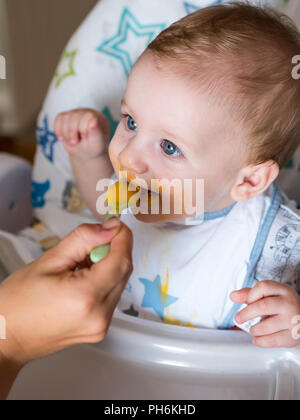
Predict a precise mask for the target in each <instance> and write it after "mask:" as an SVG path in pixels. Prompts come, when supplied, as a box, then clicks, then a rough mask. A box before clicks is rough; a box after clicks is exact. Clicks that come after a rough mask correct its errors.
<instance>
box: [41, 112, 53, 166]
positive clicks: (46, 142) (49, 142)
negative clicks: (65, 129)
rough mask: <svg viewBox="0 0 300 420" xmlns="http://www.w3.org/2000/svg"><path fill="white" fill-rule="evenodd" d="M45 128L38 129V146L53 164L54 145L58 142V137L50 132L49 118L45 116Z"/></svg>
mask: <svg viewBox="0 0 300 420" xmlns="http://www.w3.org/2000/svg"><path fill="white" fill-rule="evenodd" d="M43 122H44V127H38V128H37V136H38V144H39V146H41V147H42V151H43V154H44V156H45V157H46V158H47V159H48V160H49V161H50V162H51V163H53V154H54V145H55V143H56V142H57V138H56V135H55V134H54V133H53V132H52V131H50V130H49V123H48V117H47V116H45V118H44V120H43Z"/></svg>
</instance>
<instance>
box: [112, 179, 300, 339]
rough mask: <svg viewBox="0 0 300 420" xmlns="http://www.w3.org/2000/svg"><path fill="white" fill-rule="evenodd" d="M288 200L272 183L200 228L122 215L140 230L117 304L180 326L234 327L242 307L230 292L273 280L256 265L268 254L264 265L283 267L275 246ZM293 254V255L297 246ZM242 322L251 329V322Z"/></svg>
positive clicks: (210, 217)
mask: <svg viewBox="0 0 300 420" xmlns="http://www.w3.org/2000/svg"><path fill="white" fill-rule="evenodd" d="M282 201H283V196H282V194H281V192H280V190H279V188H278V186H277V184H273V185H272V186H271V187H270V188H269V190H268V191H267V192H266V193H264V194H262V195H260V196H258V197H256V198H254V199H251V200H249V201H247V202H244V203H236V204H235V205H234V206H232V207H230V208H227V209H224V210H222V211H218V212H215V213H208V214H206V215H205V218H204V222H202V223H200V224H199V225H196V226H185V225H180V224H174V223H166V224H146V223H141V222H139V221H138V220H137V219H136V218H135V217H134V216H133V215H132V214H131V213H130V211H127V213H126V214H123V215H122V220H123V222H124V223H126V224H127V225H128V226H129V228H130V229H131V230H132V231H133V235H134V249H133V264H134V271H133V274H132V276H131V278H130V280H129V283H128V285H127V288H126V290H125V291H124V293H123V296H122V299H121V302H120V304H119V308H118V310H120V311H122V312H123V313H125V314H128V315H133V316H137V317H141V318H144V319H150V320H154V321H160V322H165V323H169V324H176V325H181V326H189V327H203V328H223V329H228V328H231V327H233V326H234V325H235V322H234V316H235V314H236V313H237V312H238V311H239V310H240V309H241V307H240V306H239V305H235V304H233V302H232V301H231V300H230V298H229V296H230V293H231V292H232V291H234V290H239V289H242V288H244V287H253V286H254V285H255V284H256V282H257V281H259V280H263V279H265V280H267V279H268V278H263V277H261V278H259V276H262V275H263V274H262V270H261V269H260V271H257V268H258V267H260V268H262V266H261V265H262V261H263V259H264V260H265V261H264V263H265V264H264V268H263V270H264V271H265V272H266V271H267V272H270V270H272V268H273V269H274V268H275V266H276V265H278V257H277V263H276V261H275V260H274V258H273V251H274V252H275V251H276V255H278V253H280V252H281V254H283V251H282V243H281V244H280V245H279V244H278V247H277V248H276V235H277V233H276V232H277V231H279V230H280V229H283V226H284V223H286V222H287V221H288V220H289V219H284V218H283V215H282V214H281V213H280V212H283V211H284V212H286V213H288V210H285V209H284V204H283V202H282ZM289 217H294V218H295V223H296V225H297V226H298V231H297V230H296V229H293V234H295V231H297V237H298V238H299V240H300V218H299V215H296V214H294V213H292V212H290V213H289ZM274 229H275V230H274ZM276 229H277V231H276ZM285 236H287V235H285ZM280 238H282V235H281V236H280ZM273 242H274V245H275V248H276V249H275V248H274V249H273V251H272V250H270V249H271V248H272V243H273ZM281 242H282V241H281ZM299 243H300V242H299ZM269 248H270V249H269ZM291 254H293V256H294V258H295V255H296V252H293V253H291ZM298 261H299V262H300V257H299V253H298V257H297V263H298ZM297 263H296V264H297ZM293 264H295V262H294V263H293ZM299 267H300V265H299ZM266 275H267V274H266ZM269 279H272V278H269ZM278 280H279V279H278ZM255 322H258V320H255ZM241 327H242V328H243V329H245V330H246V331H249V328H250V327H251V323H250V324H249V323H248V324H247V325H243V326H241Z"/></svg>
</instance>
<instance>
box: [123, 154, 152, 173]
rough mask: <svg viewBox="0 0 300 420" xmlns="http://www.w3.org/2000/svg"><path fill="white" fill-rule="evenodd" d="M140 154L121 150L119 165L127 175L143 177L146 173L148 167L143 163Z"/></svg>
mask: <svg viewBox="0 0 300 420" xmlns="http://www.w3.org/2000/svg"><path fill="white" fill-rule="evenodd" d="M139 155H140V153H135V152H134V151H132V150H126V149H125V150H123V152H122V153H121V155H120V163H121V166H122V169H123V170H124V171H127V172H129V173H134V174H136V175H143V174H145V173H147V172H148V169H149V168H148V165H147V164H146V162H144V161H143V159H142V157H141V156H139Z"/></svg>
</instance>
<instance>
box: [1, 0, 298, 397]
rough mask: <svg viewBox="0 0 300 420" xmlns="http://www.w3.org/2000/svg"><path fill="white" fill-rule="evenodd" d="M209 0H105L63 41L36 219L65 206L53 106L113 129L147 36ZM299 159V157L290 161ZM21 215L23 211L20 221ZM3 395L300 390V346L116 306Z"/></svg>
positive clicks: (38, 171) (64, 171)
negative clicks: (94, 337) (106, 321)
mask: <svg viewBox="0 0 300 420" xmlns="http://www.w3.org/2000/svg"><path fill="white" fill-rule="evenodd" d="M212 3H218V1H213V0H193V1H192V0H191V1H190V2H188V1H184V0H152V1H151V2H145V1H144V0H102V1H101V2H99V4H98V5H97V6H96V7H95V9H94V10H93V11H92V13H91V14H90V15H89V17H88V18H87V19H86V21H85V22H84V23H83V25H82V26H81V27H80V29H79V30H78V31H77V32H76V33H75V35H74V37H73V38H72V39H71V41H70V43H69V45H68V46H67V49H66V52H65V53H64V55H63V58H62V62H61V63H60V65H59V67H58V71H57V73H56V75H55V78H54V80H53V82H52V84H51V87H50V90H49V94H48V97H47V100H46V102H45V105H44V108H43V110H42V112H41V115H40V118H39V124H38V125H39V128H38V138H39V145H40V147H39V151H38V153H37V156H36V163H35V167H34V172H33V179H34V182H36V183H41V184H42V183H45V181H47V180H50V181H52V180H53V183H55V182H56V180H57V179H60V180H61V182H58V183H57V184H58V185H57V187H55V188H54V189H53V191H49V192H48V193H47V194H46V195H45V205H44V206H42V207H41V206H38V207H36V208H35V215H36V216H38V217H39V218H40V220H41V221H43V222H45V223H47V224H48V225H49V226H50V227H52V225H51V223H55V220H56V218H58V217H59V215H60V214H61V212H62V211H65V209H64V208H63V207H62V205H61V202H62V200H61V197H62V195H63V192H64V183H66V182H69V181H70V180H72V179H73V177H72V173H71V168H70V165H69V162H68V158H67V156H66V155H65V152H64V149H63V148H62V146H61V145H60V144H58V143H57V142H56V139H55V137H54V135H53V123H54V119H55V116H56V114H57V113H59V112H61V111H65V110H67V109H71V108H77V107H93V108H97V109H99V110H101V111H104V112H105V113H106V115H107V116H108V117H109V118H110V121H111V126H112V131H113V128H114V127H115V125H116V122H117V120H118V115H119V103H120V100H121V97H122V93H123V92H124V89H125V86H126V80H127V76H128V74H129V72H130V69H131V67H132V65H133V63H134V61H135V60H136V58H137V57H138V55H139V54H140V53H141V52H142V51H143V50H144V48H145V47H146V45H147V43H148V42H149V41H150V40H151V39H152V38H153V37H154V36H156V35H157V34H158V32H159V31H161V30H162V29H163V28H164V27H166V26H167V25H169V24H170V23H172V22H173V21H175V20H177V19H179V18H181V17H182V16H184V15H185V14H186V13H189V12H192V11H194V10H196V8H197V7H201V6H207V5H209V4H212ZM5 159H6V160H9V158H8V157H7V156H6V157H5ZM297 162H299V158H297V157H296V158H295V159H294V162H293V165H294V167H295V166H297ZM12 166H14V167H15V171H16V172H15V174H11V175H9V178H12V179H16V180H17V179H18V184H19V185H16V184H14V190H15V195H16V196H18V191H22V189H24V187H26V188H28V185H25V186H24V182H23V181H22V179H21V178H22V177H18V176H17V174H18V173H20V172H21V170H22V169H21V168H22V163H21V162H20V161H18V162H14V163H13V162H12ZM0 167H1V164H0ZM23 169H24V170H25V167H24V166H23ZM0 172H1V171H0ZM25 172H26V170H25ZM28 173H29V172H28V168H27V174H28ZM283 175H284V176H285V178H286V180H288V183H287V185H290V179H291V178H293V179H294V178H295V173H294V172H292V171H290V172H286V173H285V174H283ZM7 176H8V175H6V177H7ZM2 178H3V179H4V178H5V175H3V176H2ZM5 182H6V181H5ZM0 190H1V175H0ZM1 194H2V195H1V197H3V193H2V192H1ZM10 200H11V199H9V200H8V203H9V202H10ZM1 202H2V199H1ZM299 202H300V201H299ZM39 204H40V203H39ZM25 207H26V209H27V210H26V212H25V211H24V214H27V215H28V212H29V213H30V214H31V212H30V210H31V207H30V204H28V203H27V204H26V206H25ZM49 212H51V215H52V216H51V220H49V218H48V219H47V214H49ZM13 216H14V214H10V215H9V219H7V220H9V223H10V225H8V224H6V223H8V221H7V222H6V221H5V220H3V219H0V221H1V223H2V226H0V228H3V226H5V227H6V228H7V226H9V227H11V228H13V227H14V226H15V225H14V223H15V222H16V221H19V220H20V218H19V215H17V214H15V218H14V217H13ZM28 221H29V220H28V219H27V217H25V218H24V220H23V226H20V225H18V227H19V228H21V227H25V226H26V225H27V223H28ZM66 233H67V232H66ZM10 399H12V400H14V399H73V400H74V399H143V400H150V399H174V400H181V399H300V352H299V351H297V350H287V349H275V350H274V349H273V350H262V349H258V348H255V347H253V346H252V344H251V337H249V336H248V335H247V334H245V333H243V332H233V331H209V330H200V329H199V330H198V329H195V330H192V329H188V328H184V327H177V326H170V325H164V324H158V323H154V322H151V321H145V320H142V319H136V318H134V317H130V316H128V315H124V314H120V313H116V314H115V316H114V319H113V322H112V326H111V329H110V331H109V334H108V336H107V338H106V339H105V340H104V342H102V343H100V344H98V345H83V346H78V347H75V348H73V349H70V350H67V351H64V352H61V353H59V354H56V355H54V356H51V357H48V358H45V359H43V360H40V361H36V362H34V363H32V364H31V365H29V366H27V367H26V368H25V369H24V371H23V372H22V373H21V375H20V376H19V378H18V380H17V382H16V384H15V386H14V388H13V390H12V392H11V394H10Z"/></svg>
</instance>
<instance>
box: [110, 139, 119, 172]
mask: <svg viewBox="0 0 300 420" xmlns="http://www.w3.org/2000/svg"><path fill="white" fill-rule="evenodd" d="M108 154H109V158H110V161H111V164H112V166H113V168H114V171H115V173H116V174H117V173H119V171H120V162H119V159H118V154H117V153H116V150H115V148H114V144H113V140H112V142H111V144H110V146H109V149H108Z"/></svg>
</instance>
